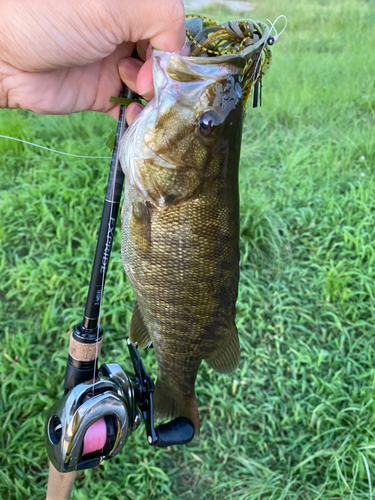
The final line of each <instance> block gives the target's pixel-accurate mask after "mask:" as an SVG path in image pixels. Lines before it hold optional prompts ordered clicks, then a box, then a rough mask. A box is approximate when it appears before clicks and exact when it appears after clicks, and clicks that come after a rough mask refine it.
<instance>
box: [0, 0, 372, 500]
mask: <svg viewBox="0 0 375 500" xmlns="http://www.w3.org/2000/svg"><path fill="white" fill-rule="evenodd" d="M237 3H239V2H237ZM242 3H243V2H241V4H242ZM228 5H230V3H229V2H227V5H224V4H223V3H221V4H220V5H216V6H213V7H210V6H205V7H204V9H203V12H204V13H206V14H207V15H209V16H211V17H213V18H215V19H217V20H227V19H238V18H240V17H243V16H246V17H254V18H259V19H261V20H265V19H266V18H269V19H275V18H276V17H277V16H278V15H279V14H285V15H286V16H287V17H288V27H287V30H286V32H285V33H284V34H283V35H282V37H281V38H280V39H279V40H278V41H277V43H276V44H275V46H274V48H273V56H274V58H273V63H272V66H271V69H270V71H269V73H268V74H267V76H266V77H265V79H264V88H263V96H264V104H263V106H262V108H257V109H254V110H252V112H251V117H247V120H246V132H245V135H244V140H243V148H242V160H241V173H240V188H241V281H240V293H239V300H238V303H237V311H238V314H237V324H238V329H239V335H240V341H241V349H242V351H241V362H240V366H239V368H238V369H237V370H236V372H235V373H234V374H233V375H230V376H218V375H217V374H215V373H214V372H213V371H212V370H211V369H209V367H208V366H207V365H206V364H203V365H202V367H201V369H200V372H199V377H198V380H197V384H196V388H197V396H198V406H199V411H200V415H201V419H202V428H201V437H200V438H199V439H197V440H195V441H194V442H193V443H191V444H189V445H188V446H184V447H181V448H171V449H166V450H153V449H150V447H149V446H148V445H147V443H146V438H145V432H144V431H143V429H142V428H141V429H139V430H138V431H137V433H135V434H134V435H133V436H132V437H131V438H130V439H129V441H128V443H127V445H126V447H125V448H124V449H123V451H122V453H121V454H120V455H119V456H117V457H116V458H115V459H113V460H111V461H109V462H107V463H105V464H104V465H102V466H100V467H98V468H96V469H94V470H93V471H90V472H87V473H86V474H85V475H84V474H83V473H81V474H80V475H79V479H78V481H77V483H76V488H75V490H74V493H73V496H72V498H73V499H74V500H86V499H87V498H90V499H91V500H94V499H99V498H100V499H101V500H105V499H108V500H114V499H131V500H143V499H158V500H175V499H177V498H178V499H182V500H193V499H205V500H224V499H225V500H228V499H233V500H234V499H236V500H255V499H257V500H264V499H272V500H281V499H287V500H297V499H298V500H318V499H324V500H326V499H336V500H344V499H345V500H360V499H361V500H362V499H363V500H364V499H366V500H368V499H371V498H372V495H373V494H374V491H373V483H374V475H373V470H374V464H373V462H374V456H375V454H374V450H375V418H374V411H375V400H374V395H375V359H374V358H375V356H374V333H375V328H374V323H375V305H374V295H375V286H374V278H375V251H374V240H375V183H374V163H375V135H374V130H375V129H374V118H375V115H374V110H375V100H374V95H375V94H374V90H375V89H374V82H375V52H374V50H373V47H374V43H375V34H374V29H373V26H374V23H375V13H374V9H373V4H372V2H370V1H366V0H358V1H356V2H352V1H350V0H324V1H322V0H298V1H297V0H288V1H287V0H265V1H264V2H261V3H260V2H258V3H255V4H253V3H252V4H251V7H252V10H249V11H248V12H245V10H242V11H239V12H235V11H230V10H229V9H228ZM240 8H242V7H240ZM0 116H1V121H0V133H1V134H6V135H12V136H15V137H22V138H24V139H26V140H29V141H34V142H37V143H40V144H43V145H48V146H50V147H52V148H55V149H60V150H63V151H68V152H71V153H76V154H87V155H104V156H105V155H107V151H106V148H105V146H104V142H105V139H106V137H107V136H108V134H109V132H110V131H111V129H112V127H113V123H112V120H111V119H110V118H108V117H105V116H101V115H94V114H92V113H86V114H83V115H75V116H71V117H40V116H35V115H31V114H29V113H27V112H23V111H2V112H1V113H0ZM0 172H1V173H0V188H1V192H0V213H1V217H0V240H1V246H0V342H1V353H0V379H1V398H0V414H1V420H0V421H1V429H0V497H1V498H3V499H4V500H8V499H9V500H21V499H22V500H23V499H25V498H28V499H35V500H36V499H37V500H41V499H42V498H44V495H45V485H46V481H47V456H46V453H45V448H44V443H43V425H44V413H45V411H46V409H47V408H48V407H49V406H50V405H51V404H52V403H53V402H54V401H55V400H56V399H57V398H59V397H61V395H62V393H63V389H62V380H63V375H64V368H65V363H66V356H67V346H68V331H69V330H70V329H71V327H72V325H74V323H76V322H77V321H78V320H80V319H81V317H82V312H83V306H84V302H85V298H86V292H87V286H88V280H89V274H90V267H91V261H92V257H93V254H94V249H95V239H96V234H97V230H98V225H99V220H100V213H101V207H102V200H103V197H104V190H105V183H106V177H107V172H108V161H105V160H80V159H74V158H69V157H64V156H60V155H57V154H54V153H50V152H47V151H41V150H37V149H34V148H32V147H30V146H26V145H22V144H19V143H16V142H11V141H9V140H4V139H0ZM132 307H133V296H132V293H131V290H130V288H129V285H128V283H127V282H126V279H125V277H124V274H123V270H122V265H121V260H120V243H119V234H118V235H117V239H116V241H115V244H114V251H113V254H112V259H111V264H110V270H109V275H108V280H107V284H106V291H105V301H104V304H103V313H102V325H103V328H104V331H105V341H104V348H103V352H102V356H101V361H102V362H107V361H117V362H118V363H120V364H122V365H123V366H124V367H125V368H126V367H129V366H128V359H127V350H126V344H125V342H126V337H127V328H128V324H129V318H130V314H131V310H132ZM143 357H144V360H145V363H146V365H147V368H148V370H149V372H150V373H151V374H153V375H155V374H156V364H155V360H154V357H153V354H152V353H151V352H150V353H148V354H145V355H144V356H143Z"/></svg>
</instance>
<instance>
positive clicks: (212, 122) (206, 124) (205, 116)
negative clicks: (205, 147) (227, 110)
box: [199, 111, 221, 137]
mask: <svg viewBox="0 0 375 500" xmlns="http://www.w3.org/2000/svg"><path fill="white" fill-rule="evenodd" d="M220 124H221V120H220V116H219V115H218V114H217V113H216V112H215V111H205V112H204V113H202V114H201V116H200V118H199V132H200V134H201V135H202V136H203V137H208V136H210V135H211V134H212V133H213V132H214V131H215V129H216V128H217V127H218V126H219V125H220Z"/></svg>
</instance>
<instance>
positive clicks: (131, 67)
mask: <svg viewBox="0 0 375 500" xmlns="http://www.w3.org/2000/svg"><path fill="white" fill-rule="evenodd" d="M142 65H143V62H142V61H138V59H135V58H134V57H126V58H123V59H121V60H120V61H119V64H118V70H119V74H120V78H121V80H122V81H123V82H124V83H125V85H126V86H127V87H129V88H130V90H132V91H133V92H137V78H138V74H139V72H140V69H141V67H142Z"/></svg>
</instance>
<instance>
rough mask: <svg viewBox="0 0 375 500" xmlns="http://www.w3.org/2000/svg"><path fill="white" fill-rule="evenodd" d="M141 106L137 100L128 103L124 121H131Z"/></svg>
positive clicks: (129, 122)
mask: <svg viewBox="0 0 375 500" xmlns="http://www.w3.org/2000/svg"><path fill="white" fill-rule="evenodd" d="M143 108H144V106H143V105H142V104H140V103H138V102H133V103H131V104H129V106H128V107H127V108H126V121H127V122H128V125H130V124H131V123H132V121H133V120H134V118H135V117H136V116H138V115H139V113H140V112H141V111H142V109H143Z"/></svg>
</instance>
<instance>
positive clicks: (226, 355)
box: [204, 325, 240, 373]
mask: <svg viewBox="0 0 375 500" xmlns="http://www.w3.org/2000/svg"><path fill="white" fill-rule="evenodd" d="M239 359H240V344H239V341H238V335H237V328H236V326H235V325H233V329H231V331H230V334H229V335H228V334H227V339H226V341H225V342H224V343H222V344H219V346H218V347H217V348H216V349H215V350H214V351H213V352H212V353H211V354H210V355H209V356H207V357H205V358H204V360H205V361H206V363H208V364H209V365H210V367H211V368H213V369H214V370H215V372H218V373H233V372H234V370H235V369H236V368H237V366H238V362H239Z"/></svg>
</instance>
